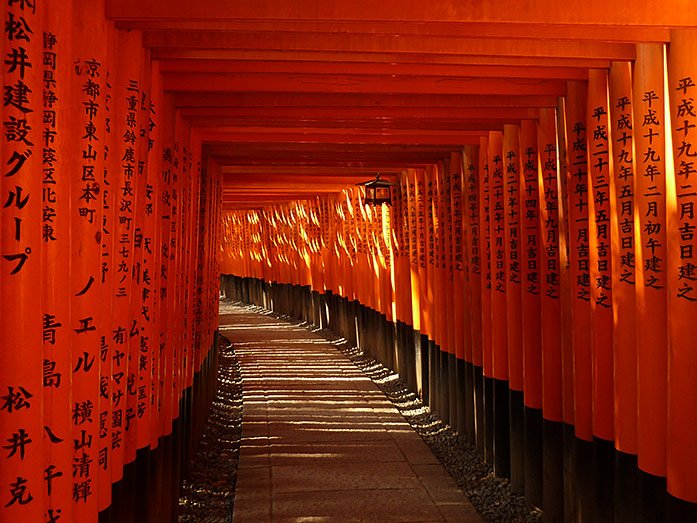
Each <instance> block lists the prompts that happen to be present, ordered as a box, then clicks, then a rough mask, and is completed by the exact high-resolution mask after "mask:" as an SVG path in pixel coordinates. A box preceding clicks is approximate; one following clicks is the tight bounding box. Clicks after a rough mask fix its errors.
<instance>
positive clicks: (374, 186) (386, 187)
mask: <svg viewBox="0 0 697 523" xmlns="http://www.w3.org/2000/svg"><path fill="white" fill-rule="evenodd" d="M358 185H363V186H364V187H365V200H364V201H365V203H366V204H369V205H373V206H379V205H382V204H383V203H386V204H387V205H392V186H393V185H395V184H394V183H392V182H388V181H386V180H383V179H382V178H380V173H378V174H377V175H376V176H375V179H374V180H370V181H367V182H362V183H359V184H358Z"/></svg>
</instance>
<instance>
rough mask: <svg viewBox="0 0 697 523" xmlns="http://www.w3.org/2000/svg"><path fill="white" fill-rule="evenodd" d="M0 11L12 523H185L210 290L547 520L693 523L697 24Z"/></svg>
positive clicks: (4, 380)
mask: <svg viewBox="0 0 697 523" xmlns="http://www.w3.org/2000/svg"><path fill="white" fill-rule="evenodd" d="M2 2H3V11H2V16H3V25H2V27H3V38H2V43H1V44H0V56H1V57H2V62H1V63H0V67H1V68H2V75H1V78H2V83H3V105H2V109H1V111H2V129H1V132H2V141H1V143H2V150H1V159H0V170H1V171H2V172H1V173H0V191H1V193H2V194H0V205H2V207H1V208H0V212H1V213H2V220H1V223H2V228H1V230H2V235H1V237H0V296H1V298H2V299H1V301H0V318H1V319H0V340H1V341H0V520H1V521H2V522H6V521H9V522H13V523H19V522H55V521H81V522H89V521H97V520H98V519H101V520H103V521H114V522H118V521H169V520H172V519H174V517H175V514H176V504H177V497H178V490H179V484H180V478H182V477H185V476H186V473H187V466H188V463H189V456H190V454H191V452H192V451H193V450H194V449H195V448H196V445H197V442H198V439H199V436H200V434H201V431H202V426H203V422H204V420H205V418H206V415H207V408H208V405H209V403H210V400H211V397H212V393H213V386H214V384H215V375H216V359H215V355H216V350H214V349H215V348H216V347H217V334H216V329H217V307H218V296H219V294H218V293H219V291H220V290H221V282H222V291H223V292H224V293H225V294H226V295H227V296H229V297H232V298H235V299H244V300H245V301H248V302H252V303H256V304H260V305H263V306H265V307H267V308H271V309H273V310H274V311H276V312H278V313H283V314H289V315H292V316H295V317H297V318H301V319H304V320H305V321H308V322H310V323H313V324H315V325H317V326H320V327H327V326H328V327H330V328H331V329H332V330H334V331H335V332H336V333H337V334H340V335H342V336H344V337H345V338H347V339H348V340H350V341H352V342H353V343H355V344H357V345H359V346H360V347H361V348H362V349H363V350H364V351H366V352H368V353H370V354H372V355H374V357H375V358H376V359H378V360H380V361H381V362H382V363H384V364H385V365H387V366H389V367H391V368H392V369H393V370H395V371H397V372H398V373H399V375H400V376H401V377H402V378H403V379H404V381H405V382H406V383H407V384H408V385H409V387H410V388H411V389H412V390H414V391H415V392H417V393H418V394H420V395H421V397H422V399H423V400H424V401H425V402H426V403H427V404H428V405H429V406H430V407H431V408H432V409H433V410H434V411H435V412H436V413H437V414H438V415H439V416H440V417H441V418H443V419H444V420H445V421H447V422H448V423H449V424H451V425H452V426H453V427H455V428H456V429H457V430H458V431H460V433H462V434H464V435H466V437H467V438H468V439H469V440H470V441H471V442H473V443H475V444H476V446H477V447H478V448H479V449H480V451H481V453H482V455H483V456H484V458H485V459H486V460H487V461H489V462H490V463H492V464H493V467H494V470H495V473H496V474H498V475H500V476H505V477H509V478H510V480H511V485H512V488H513V489H514V490H515V491H518V492H522V493H524V495H525V496H526V498H527V499H528V501H529V502H530V503H531V504H532V505H535V506H537V507H541V508H542V509H543V512H544V516H545V518H546V519H547V520H549V521H562V520H567V521H613V520H614V521H623V522H624V521H696V520H697V518H695V507H696V506H697V438H696V436H695V434H696V429H697V419H696V414H697V332H696V331H695V328H694V325H695V322H696V320H697V288H696V287H697V265H696V264H695V263H696V262H695V261H694V257H695V256H697V252H695V245H696V244H695V230H696V228H697V216H696V215H695V204H696V202H697V163H696V162H697V160H696V159H695V157H697V141H696V140H697V107H696V103H695V98H697V29H695V28H696V27H697V3H695V2H692V1H690V0H673V1H662V2H661V1H646V2H635V1H634V0H618V1H615V2H607V1H604V0H586V1H584V2H577V3H573V2H572V3H568V5H567V4H564V3H558V2H556V0H555V1H553V0H539V1H537V2H534V3H533V4H534V5H531V4H530V3H529V2H517V1H515V0H504V1H502V2H493V1H486V0H482V1H474V0H471V1H463V2H456V1H454V0H444V1H442V2H421V1H415V0H414V1H413V0H403V1H397V0H384V1H382V2H373V1H369V0H354V1H353V2H350V3H347V2H326V3H322V2H316V1H313V0H295V1H290V0H273V1H272V0H256V1H254V2H232V1H231V2H224V1H220V0H197V1H196V2H190V1H187V0H168V1H142V0H107V1H106V2H102V1H101V0H60V1H53V2H50V1H48V0H2ZM693 145H694V146H695V149H693V148H692V147H693ZM377 172H380V173H381V174H382V176H383V178H385V179H388V180H391V181H392V182H393V183H395V184H396V185H395V186H394V187H393V203H392V205H391V206H387V205H383V206H381V207H377V206H376V207H371V206H368V205H365V204H364V201H363V198H364V193H363V188H361V187H358V186H357V185H356V184H357V183H359V182H362V181H365V180H369V179H371V178H373V177H374V176H375V174H376V173H377ZM693 184H695V186H693ZM221 274H222V275H224V276H223V277H222V278H219V276H220V275H221Z"/></svg>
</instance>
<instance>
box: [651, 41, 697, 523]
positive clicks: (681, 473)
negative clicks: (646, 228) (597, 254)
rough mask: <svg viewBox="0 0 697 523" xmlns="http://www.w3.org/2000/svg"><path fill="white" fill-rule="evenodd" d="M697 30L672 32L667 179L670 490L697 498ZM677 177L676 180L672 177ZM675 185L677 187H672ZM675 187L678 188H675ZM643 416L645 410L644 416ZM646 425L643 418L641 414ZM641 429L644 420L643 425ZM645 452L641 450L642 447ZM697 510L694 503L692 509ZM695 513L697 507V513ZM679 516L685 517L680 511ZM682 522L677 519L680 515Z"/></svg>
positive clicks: (679, 495)
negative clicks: (670, 170) (695, 104)
mask: <svg viewBox="0 0 697 523" xmlns="http://www.w3.org/2000/svg"><path fill="white" fill-rule="evenodd" d="M696 52H697V31H695V30H694V29H687V30H679V31H677V30H676V31H672V32H671V44H670V48H669V54H668V92H669V93H670V118H671V125H672V142H673V158H674V178H673V177H669V178H668V181H669V182H668V196H667V212H668V224H667V225H668V229H667V241H668V267H667V280H668V292H669V294H668V295H669V300H668V318H669V328H670V330H669V332H670V346H669V349H670V350H669V359H668V417H667V420H668V431H667V437H668V449H667V474H668V491H669V492H670V493H671V494H672V495H673V496H676V497H678V498H680V499H681V500H686V501H690V502H692V503H695V502H697V478H696V477H695V470H697V449H695V445H694V444H693V442H694V440H695V432H696V431H697V428H696V427H695V417H694V404H695V398H697V381H696V380H695V376H696V375H697V358H695V336H694V330H693V319H694V317H695V311H696V310H697V306H696V305H695V304H696V303H697V293H696V292H695V289H694V286H695V285H694V272H693V271H694V268H695V265H694V264H693V261H692V260H693V248H694V237H693V236H692V231H693V230H694V229H695V226H697V221H696V219H695V215H694V213H693V208H694V205H695V191H694V179H693V177H694V176H695V175H696V174H697V173H695V172H694V171H693V164H692V162H693V160H692V157H693V156H695V154H696V153H697V151H695V149H694V147H695V145H694V144H695V137H696V136H697V132H696V129H697V128H696V127H694V126H695V125H697V117H696V116H695V112H694V111H691V110H688V109H690V108H691V106H692V98H693V97H694V96H695V93H697V85H696V84H697V54H696ZM673 180H674V181H673ZM673 187H674V189H673ZM673 191H674V192H673ZM640 394H641V391H640ZM640 415H641V414H640ZM640 423H641V418H640ZM640 430H641V424H640ZM640 451H641V449H640ZM693 508H694V507H693ZM691 514H692V517H694V510H693V511H692V513H691ZM674 517H676V518H677V517H686V516H681V515H680V513H679V512H677V513H676V514H675V516H674ZM676 520H677V519H676Z"/></svg>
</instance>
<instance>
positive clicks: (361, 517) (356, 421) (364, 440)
mask: <svg viewBox="0 0 697 523" xmlns="http://www.w3.org/2000/svg"><path fill="white" fill-rule="evenodd" d="M224 318H225V323H226V324H221V328H220V330H221V332H222V334H223V335H224V336H226V337H227V338H228V339H230V340H231V341H232V343H233V345H234V347H235V352H236V354H237V356H238V359H239V364H240V367H241V374H242V389H243V405H244V407H243V409H244V410H243V421H242V442H241V448H240V461H239V469H238V475H237V488H236V491H235V504H234V513H233V517H234V521H235V522H239V523H242V522H247V521H253V522H263V521H298V522H301V521H302V522H310V521H323V522H324V521H342V522H343V521H369V522H388V521H404V522H406V521H413V522H436V521H440V522H442V521H457V522H463V523H466V522H475V521H477V522H478V521H481V519H480V518H479V516H478V515H477V514H476V512H475V511H474V508H473V507H472V505H471V504H470V503H469V502H468V501H467V499H466V498H465V496H464V495H463V494H462V492H461V491H460V490H459V489H458V487H457V486H456V484H455V482H454V481H453V480H452V479H451V477H450V476H449V475H448V474H447V472H446V471H445V470H444V469H443V467H442V466H441V465H440V464H439V463H438V461H437V459H436V458H435V456H434V455H433V453H432V452H431V450H430V449H429V448H428V447H427V446H426V444H425V443H424V442H423V440H422V439H421V438H420V436H419V435H418V434H416V432H414V430H413V429H412V428H411V427H410V426H409V424H408V423H407V422H406V421H405V420H404V418H403V417H402V416H401V415H400V414H399V413H398V412H397V410H396V409H395V407H394V406H393V405H392V403H391V402H390V401H389V400H388V399H387V398H386V397H385V396H384V395H383V394H382V392H380V390H379V389H378V388H377V386H376V385H375V384H374V383H373V382H372V381H371V380H370V379H368V378H367V377H366V376H365V375H364V374H363V373H361V372H360V371H359V370H358V369H357V368H356V367H355V366H354V365H353V364H352V363H351V361H349V360H348V359H347V358H346V357H345V356H344V355H343V354H342V353H341V352H339V351H338V350H337V349H336V348H335V347H334V346H333V345H332V344H331V343H329V342H327V341H325V340H324V339H323V338H320V337H319V336H318V335H316V334H314V333H312V332H310V331H308V330H306V329H304V328H302V327H298V326H293V325H291V324H289V323H286V322H284V321H282V320H278V319H276V318H273V317H271V316H267V315H263V314H259V313H256V312H252V311H250V310H249V309H244V308H236V309H235V310H234V312H233V314H226V315H225V317H224Z"/></svg>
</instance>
